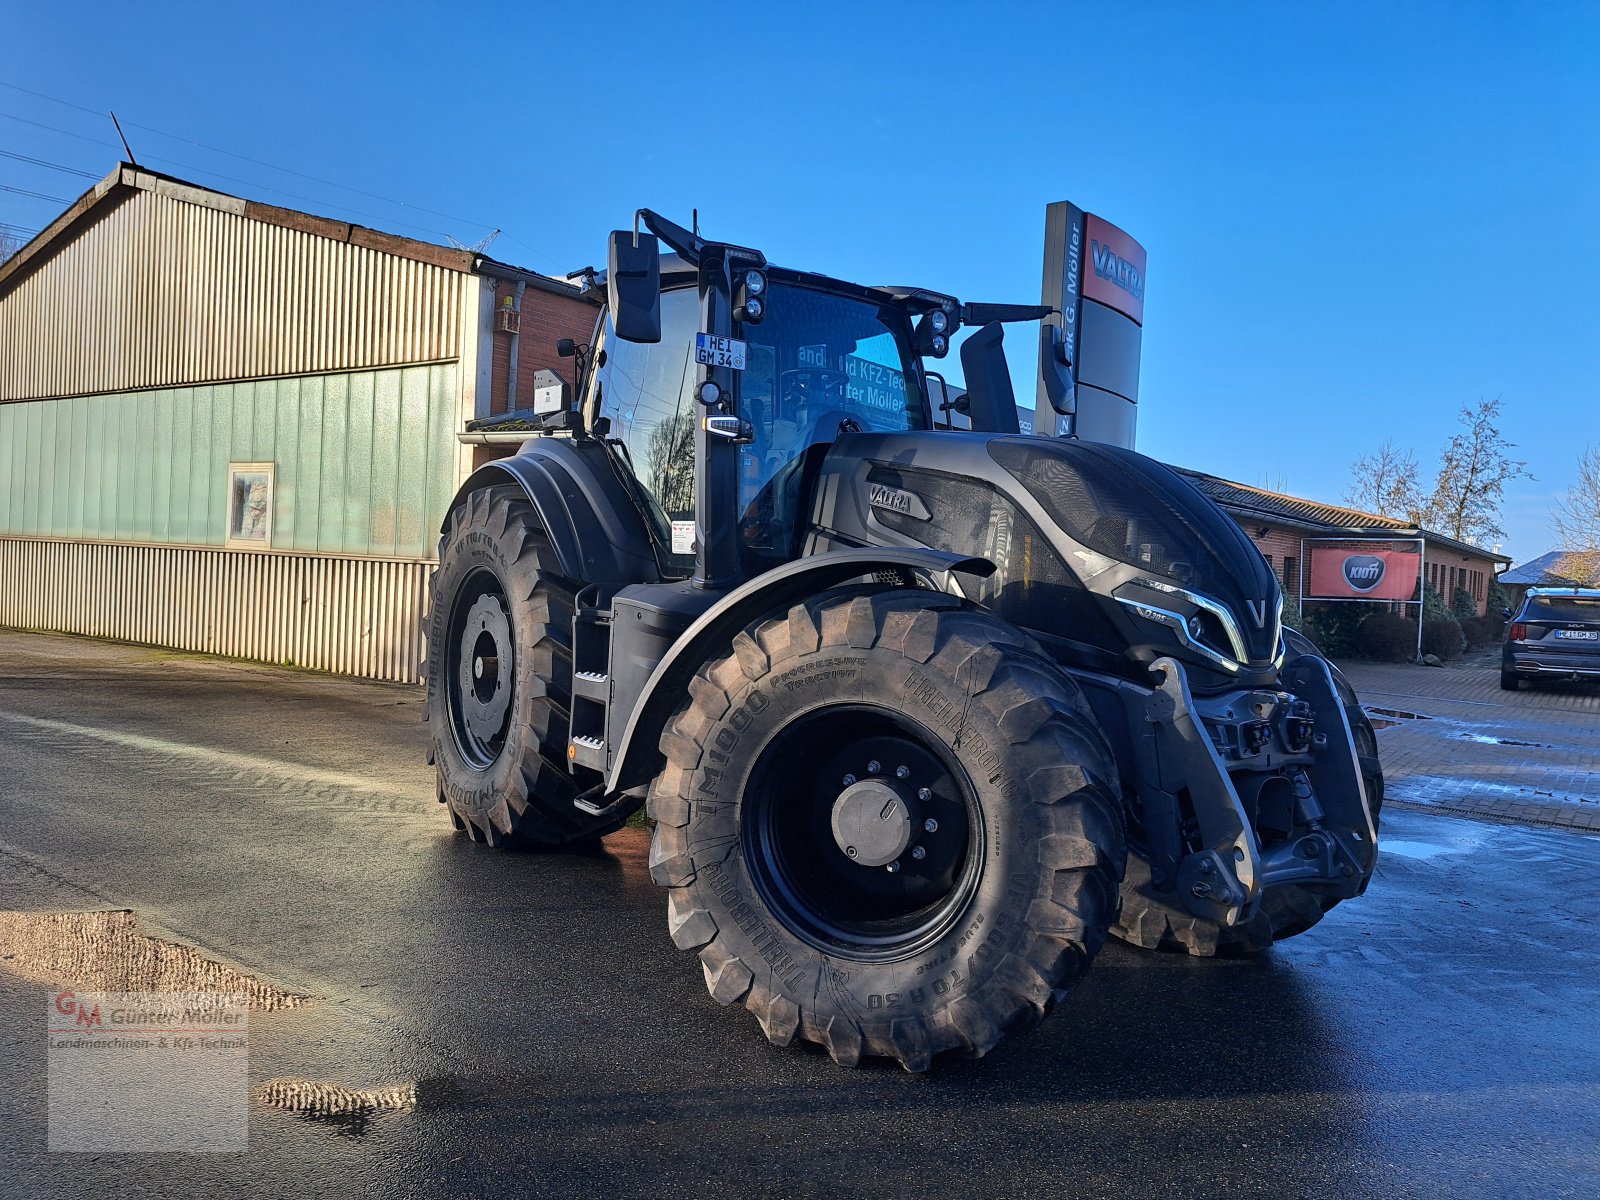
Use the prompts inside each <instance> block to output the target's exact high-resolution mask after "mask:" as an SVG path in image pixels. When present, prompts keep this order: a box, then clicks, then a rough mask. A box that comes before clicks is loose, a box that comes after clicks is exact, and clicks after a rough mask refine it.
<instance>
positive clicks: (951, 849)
mask: <svg viewBox="0 0 1600 1200" xmlns="http://www.w3.org/2000/svg"><path fill="white" fill-rule="evenodd" d="M661 746H662V751H663V753H664V755H665V757H666V764H665V766H664V768H663V770H662V773H661V775H660V776H659V777H658V778H657V780H656V781H655V784H654V786H653V788H652V791H651V796H650V802H649V803H650V815H651V816H652V817H653V818H654V819H655V822H656V829H655V840H654V844H653V846H652V849H651V859H650V861H651V872H652V874H653V876H654V877H655V879H656V881H657V882H658V883H660V884H662V885H664V886H665V887H666V888H667V889H668V891H669V898H668V926H669V929H670V931H671V933H672V937H673V940H674V941H675V942H676V943H677V944H678V946H679V947H680V948H682V949H685V950H692V951H694V952H696V953H697V954H698V955H699V958H700V961H701V964H702V966H703V968H704V971H705V978H706V985H707V987H708V988H709V989H710V992H711V995H712V997H713V998H714V999H716V1000H718V1001H720V1002H721V1003H723V1004H732V1003H735V1002H737V1003H740V1004H742V1005H743V1006H744V1007H745V1008H746V1009H748V1010H749V1011H750V1012H751V1013H752V1014H753V1015H754V1016H755V1017H756V1019H757V1020H758V1021H759V1022H760V1024H761V1027H762V1029H763V1030H764V1031H765V1033H766V1035H767V1037H768V1038H769V1039H770V1040H771V1041H772V1042H774V1043H776V1044H778V1045H785V1044H787V1043H789V1042H791V1041H794V1040H796V1039H799V1040H803V1041H810V1042H815V1043H818V1044H820V1045H822V1046H825V1047H826V1048H827V1050H828V1052H829V1054H831V1055H832V1056H833V1058H834V1059H835V1060H836V1061H838V1062H840V1063H844V1064H849V1065H853V1064H855V1063H856V1062H857V1061H859V1060H860V1059H861V1058H862V1057H863V1056H870V1055H877V1056H884V1057H889V1058H894V1059H897V1060H898V1061H899V1062H900V1063H901V1064H902V1065H903V1066H905V1067H906V1068H907V1069H908V1070H914V1071H920V1070H925V1069H926V1068H927V1067H928V1065H929V1064H930V1062H931V1061H932V1059H933V1058H934V1057H935V1056H936V1055H938V1054H940V1053H941V1052H945V1051H955V1052H958V1053H966V1054H972V1055H981V1054H983V1053H985V1052H986V1051H988V1050H989V1049H990V1048H991V1047H992V1046H994V1045H995V1043H996V1042H997V1041H999V1039H1000V1037H1001V1035H1002V1034H1003V1033H1004V1032H1005V1031H1007V1030H1010V1029H1015V1028H1020V1027H1025V1026H1028V1025H1031V1024H1032V1023H1034V1022H1035V1021H1037V1020H1038V1019H1040V1018H1041V1017H1043V1016H1044V1014H1045V1013H1046V1012H1047V1011H1048V1010H1049V1009H1050V1007H1051V1006H1052V1005H1053V1004H1054V1003H1055V1002H1056V1001H1057V1000H1058V999H1060V998H1061V997H1062V996H1064V995H1065V994H1066V991H1067V989H1068V988H1069V987H1071V985H1072V984H1073V983H1074V982H1075V981H1076V980H1077V978H1078V977H1079V976H1080V975H1081V974H1082V973H1083V971H1084V970H1085V969H1086V968H1087V967H1088V965H1089V963H1090V961H1091V959H1093V957H1094V955H1095V953H1096V951H1098V950H1099V948H1100V946H1101V944H1102V943H1103V942H1104V941H1105V937H1106V931H1107V928H1108V927H1109V925H1110V923H1111V919H1112V917H1113V915H1114V913H1115V911H1116V903H1117V885H1118V879H1119V876H1120V874H1121V870H1122V864H1123V861H1124V853H1125V852H1124V848H1123V831H1122V815H1121V808H1120V803H1119V799H1118V788H1117V784H1116V774H1115V772H1116V768H1115V764H1114V761H1113V759H1112V756H1111V753H1110V750H1109V748H1108V746H1107V745H1106V742H1105V739H1104V737H1103V736H1102V735H1101V733H1100V731H1099V729H1098V727H1097V726H1096V724H1095V723H1094V720H1093V718H1092V716H1090V714H1089V710H1088V707H1087V705H1086V703H1085V702H1084V699H1083V697H1082V694H1081V693H1080V692H1079V691H1078V689H1077V687H1076V685H1075V684H1073V683H1072V682H1071V681H1070V680H1068V679H1067V678H1066V677H1065V676H1064V675H1062V674H1061V673H1060V672H1059V671H1058V670H1056V669H1055V667H1054V666H1053V665H1052V664H1051V663H1050V662H1049V661H1048V660H1047V659H1046V658H1045V657H1044V656H1043V654H1042V653H1041V652H1040V651H1039V649H1038V647H1037V646H1036V645H1034V644H1033V643H1032V642H1031V640H1029V639H1028V638H1027V637H1026V636H1025V635H1023V634H1022V633H1020V632H1019V631H1018V630H1016V629H1015V628H1014V627H1012V626H1010V625H1007V624H1005V623H1003V622H1001V621H998V620H996V619H994V618H993V617H990V616H988V615H986V614H984V613H981V612H977V611H973V610H970V609H967V608H965V607H962V606H961V604H960V603H959V601H956V600H954V599H952V598H949V597H944V596H941V595H937V594H933V593H929V592H926V591H914V590H883V591H866V590H862V591H856V592H849V593H844V594H842V595H841V594H834V595H832V596H824V597H821V598H818V599H815V600H812V601H808V602H807V603H805V604H801V605H798V606H796V607H795V608H793V609H791V610H790V611H789V613H788V614H787V615H785V616H781V617H776V618H773V619H770V620H766V621H762V622H760V623H758V624H756V625H754V626H752V627H750V628H749V629H748V630H746V631H745V632H744V633H742V634H740V635H738V637H737V638H735V640H734V643H733V651H732V653H731V654H729V655H728V656H727V657H725V658H722V659H720V660H718V661H715V662H712V663H710V664H709V665H708V666H706V667H705V668H704V669H703V670H701V672H700V673H699V675H698V676H697V677H696V679H695V680H694V682H693V684H692V686H691V687H690V689H689V697H688V699H687V700H686V701H685V702H684V704H683V705H682V707H681V708H680V709H679V711H678V713H677V715H676V716H675V717H674V719H673V720H672V721H671V722H670V724H669V725H668V727H667V730H666V732H665V733H664V735H663V738H662V743H661Z"/></svg>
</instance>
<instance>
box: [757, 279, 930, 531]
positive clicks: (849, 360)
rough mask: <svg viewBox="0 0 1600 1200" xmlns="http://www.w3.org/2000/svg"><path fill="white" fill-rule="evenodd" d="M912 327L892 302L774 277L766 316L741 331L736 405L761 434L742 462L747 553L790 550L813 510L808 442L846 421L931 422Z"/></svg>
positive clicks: (869, 424)
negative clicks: (742, 362)
mask: <svg viewBox="0 0 1600 1200" xmlns="http://www.w3.org/2000/svg"><path fill="white" fill-rule="evenodd" d="M908 335H909V328H908V326H907V323H906V319H905V316H904V314H903V313H901V312H900V311H899V310H898V309H896V308H894V307H892V306H879V305H877V304H873V303H871V302H869V301H865V300H855V299H851V298H849V297H846V296H838V295H832V294H830V293H827V292H820V291H814V290H812V289H810V288H804V287H799V286H796V285H793V284H783V283H774V284H772V286H771V294H770V297H769V303H768V305H767V316H766V319H765V320H763V321H762V322H761V323H760V324H759V325H750V324H746V325H744V326H743V327H742V330H741V331H740V333H739V337H741V338H742V339H743V340H744V341H745V342H746V343H747V344H748V351H747V356H746V366H745V370H744V373H743V375H742V376H741V378H740V401H739V413H740V415H741V416H742V417H743V418H744V419H745V420H747V421H749V422H750V425H751V428H752V430H753V431H754V435H755V438H754V441H753V442H751V444H750V445H748V446H746V447H744V450H743V454H742V456H741V463H740V472H739V507H740V512H741V514H742V515H741V522H740V528H741V532H742V534H743V541H744V546H745V549H746V551H747V553H749V554H753V555H755V556H756V557H758V558H765V559H778V558H781V559H788V558H792V557H794V554H795V552H796V540H797V538H798V535H799V533H800V532H801V530H802V528H803V526H804V524H805V521H806V519H807V517H808V515H809V514H808V513H805V512H801V511H800V508H801V506H802V504H803V503H804V501H805V499H806V496H805V494H804V492H805V488H804V479H803V477H804V474H805V467H806V465H807V463H808V462H809V461H810V460H811V459H813V458H815V457H816V455H815V454H813V455H808V454H807V453H806V452H807V450H809V449H811V448H812V447H818V446H827V445H828V444H830V443H831V442H833V440H834V439H835V438H836V437H838V436H839V432H840V427H841V425H843V426H844V427H845V428H847V429H848V428H849V427H850V423H852V422H853V423H854V425H855V426H856V427H858V428H860V429H863V430H872V431H875V432H883V433H891V432H899V431H904V430H908V429H925V428H927V411H926V405H925V404H924V402H923V400H922V397H921V395H920V392H919V390H918V386H917V382H916V378H917V377H916V374H915V363H914V360H913V359H912V358H911V357H910V354H909V350H908V348H907V347H906V339H907V337H908ZM817 453H818V454H820V453H821V451H818V452H817Z"/></svg>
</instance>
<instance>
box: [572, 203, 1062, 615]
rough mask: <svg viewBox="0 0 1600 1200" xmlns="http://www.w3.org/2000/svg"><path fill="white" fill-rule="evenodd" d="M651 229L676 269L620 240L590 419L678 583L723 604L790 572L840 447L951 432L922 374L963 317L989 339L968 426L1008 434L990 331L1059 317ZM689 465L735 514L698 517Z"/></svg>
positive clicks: (707, 508)
mask: <svg viewBox="0 0 1600 1200" xmlns="http://www.w3.org/2000/svg"><path fill="white" fill-rule="evenodd" d="M641 218H642V219H643V220H644V221H645V223H646V224H647V225H648V227H649V228H650V229H652V230H654V231H655V232H656V234H658V235H660V240H661V241H664V242H666V243H667V245H668V246H669V247H671V248H672V249H674V250H676V251H677V253H675V254H665V255H663V254H661V253H660V247H659V243H658V242H657V238H656V237H655V236H650V235H644V234H630V233H628V232H627V231H619V232H618V233H615V234H613V235H612V253H611V265H610V271H609V274H608V278H607V285H608V291H609V303H608V305H607V310H606V313H605V315H604V317H603V319H602V327H601V331H600V334H599V336H598V339H597V343H596V347H595V353H594V363H595V369H594V371H593V374H592V379H591V383H590V386H589V389H588V395H587V398H586V412H585V417H586V423H587V424H588V426H589V427H590V428H592V429H594V430H595V431H596V432H597V433H600V434H601V435H602V436H604V437H607V438H608V439H610V440H611V441H612V443H613V444H614V445H616V446H617V448H618V450H619V452H620V453H621V454H622V455H623V456H625V458H626V461H627V464H628V466H629V468H630V470H631V473H632V476H633V479H634V481H635V483H636V484H637V486H638V489H639V491H640V492H641V502H642V504H643V506H644V507H645V508H646V509H648V510H649V518H650V524H651V526H652V534H653V536H654V538H655V540H656V542H657V546H658V554H659V557H660V558H661V561H662V567H663V571H664V573H665V574H667V575H668V576H678V577H682V576H688V575H691V574H695V575H696V577H697V578H699V579H702V580H704V581H706V583H707V586H711V587H713V588H715V587H717V586H726V585H728V584H730V583H732V582H736V581H737V580H741V579H749V578H752V577H754V576H756V575H759V574H760V573H762V572H763V571H766V570H769V569H771V568H772V567H774V566H777V565H779V564H781V563H785V562H789V561H792V560H793V559H795V558H796V557H797V556H799V554H800V553H801V551H802V542H803V539H804V536H805V534H806V532H807V527H808V524H809V515H810V508H811V501H812V499H813V496H814V491H815V485H816V482H817V479H818V475H819V469H820V465H821V461H822V458H823V456H824V455H825V454H826V452H827V449H828V447H829V446H831V445H832V444H833V443H834V442H835V441H837V440H838V439H839V437H840V436H842V435H844V434H849V433H858V432H863V433H909V432H917V431H923V430H932V429H935V428H940V427H944V428H948V427H949V426H950V424H951V412H950V411H949V410H950V408H951V406H950V405H949V404H947V403H944V401H943V397H944V395H945V389H944V388H943V386H942V380H940V384H941V386H939V387H938V389H937V394H938V396H939V398H940V400H939V403H935V402H934V401H933V400H931V399H930V387H929V374H930V373H929V372H926V371H925V370H924V367H923V359H924V358H925V357H926V358H934V359H938V358H943V357H944V356H945V355H946V354H947V353H948V352H949V348H950V344H951V342H950V339H951V337H952V335H953V334H954V333H955V331H956V329H957V327H958V326H959V325H960V324H961V323H962V321H963V319H964V318H965V319H966V320H967V321H968V322H969V323H970V322H973V321H978V322H995V323H994V324H993V325H991V326H989V327H987V328H985V329H984V330H983V331H981V335H980V336H977V337H974V338H973V339H972V352H971V353H970V354H969V353H968V352H967V351H966V350H965V349H964V350H963V365H964V366H965V367H966V368H967V371H968V375H969V377H970V376H973V375H976V376H977V377H978V379H979V380H980V381H981V382H980V384H979V385H978V386H973V387H972V388H971V390H970V391H969V393H968V395H967V396H965V397H963V399H962V401H961V405H962V411H963V414H970V415H969V416H968V418H967V419H968V421H969V423H970V424H972V425H973V426H974V427H977V428H990V429H997V430H999V431H1001V432H1006V431H1008V427H1009V432H1013V433H1014V432H1016V423H1015V416H1014V407H1015V406H1014V402H1013V399H1012V394H1011V388H1010V380H1009V375H1008V374H1007V367H1006V363H1005V359H1004V355H1003V352H1002V350H1001V339H1000V332H999V325H998V321H1000V320H1027V319H1037V318H1039V317H1041V316H1043V315H1045V314H1046V313H1047V312H1049V311H1050V310H1048V309H1045V308H1042V307H1038V306H1020V305H1005V306H1001V305H979V306H974V305H967V306H963V305H962V304H961V303H960V302H959V301H957V300H956V299H955V298H954V297H952V296H947V295H942V294H939V293H935V292H929V291H925V290H921V289H899V288H876V287H864V286H861V285H859V284H853V283H847V282H845V281H843V280H838V279H833V278H830V277H827V276H823V275H817V274H813V273H809V272H804V271H796V270H790V269H785V268H780V267H776V266H772V265H770V264H768V263H767V262H766V260H765V258H764V256H762V255H761V254H760V253H759V252H757V251H754V250H749V249H746V248H743V247H737V246H731V245H726V244H722V243H711V242H706V241H703V240H702V239H700V238H699V237H698V236H697V235H696V234H694V233H691V232H690V231H688V230H684V229H682V228H681V227H680V226H676V225H674V224H673V223H672V222H670V221H667V220H665V219H664V218H661V217H659V216H657V215H656V214H654V213H649V212H644V213H641ZM935 377H936V378H937V376H935ZM974 405H975V406H976V407H972V406H974ZM697 460H700V461H702V463H703V467H702V471H701V485H703V486H704V487H706V488H707V489H709V491H710V492H711V493H715V494H718V495H720V496H721V497H723V498H724V500H725V501H726V503H721V504H718V503H712V504H710V505H697V504H696V498H697V492H696V487H697V482H696V481H697V476H696V466H695V464H696V461H697ZM697 512H698V513H699V514H700V518H699V523H698V525H697V524H696V513H697ZM730 512H731V513H732V514H734V515H733V516H732V519H731V520H730V519H729V516H728V514H729V513H730ZM708 524H709V525H711V526H714V528H707V526H708ZM722 526H727V528H726V529H723V528H721V527H722ZM702 547H704V551H703V552H702ZM697 563H698V565H699V567H700V568H701V569H700V570H699V571H697Z"/></svg>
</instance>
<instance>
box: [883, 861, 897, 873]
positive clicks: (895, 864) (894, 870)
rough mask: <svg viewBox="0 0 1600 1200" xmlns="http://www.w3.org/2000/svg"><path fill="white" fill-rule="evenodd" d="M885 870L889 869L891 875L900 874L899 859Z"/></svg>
mask: <svg viewBox="0 0 1600 1200" xmlns="http://www.w3.org/2000/svg"><path fill="white" fill-rule="evenodd" d="M884 870H886V871H888V872H889V874H891V875H898V874H900V863H899V862H898V861H896V862H892V863H890V864H889V865H888V866H887V867H885V868H884Z"/></svg>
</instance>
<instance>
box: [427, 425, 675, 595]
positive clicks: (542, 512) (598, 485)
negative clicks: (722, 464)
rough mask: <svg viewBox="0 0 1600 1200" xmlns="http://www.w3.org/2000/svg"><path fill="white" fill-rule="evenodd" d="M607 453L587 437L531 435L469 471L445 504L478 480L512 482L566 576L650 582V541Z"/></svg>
mask: <svg viewBox="0 0 1600 1200" xmlns="http://www.w3.org/2000/svg"><path fill="white" fill-rule="evenodd" d="M610 453H611V452H610V451H609V450H607V449H606V447H605V446H603V445H602V444H601V443H600V442H598V441H596V440H594V439H592V438H583V439H579V438H555V437H533V438H530V439H529V440H528V441H527V442H525V443H524V444H523V447H522V449H521V450H519V451H518V452H517V453H516V454H515V455H514V456H513V457H511V458H501V459H496V460H495V461H494V462H491V463H486V464H485V465H484V466H482V467H480V468H478V470H476V471H474V472H473V473H472V474H471V476H469V477H468V479H467V481H466V482H465V483H464V484H462V485H461V490H460V491H458V492H457V493H456V496H455V499H454V500H452V501H451V503H450V508H451V510H452V511H453V510H454V509H455V507H456V506H457V505H459V504H462V503H465V501H466V498H467V496H468V495H470V494H471V493H472V492H475V491H477V490H478V489H480V488H485V487H493V486H495V485H497V484H505V483H515V484H516V485H517V486H518V487H520V488H521V489H522V490H523V492H524V493H525V494H526V495H527V497H528V500H529V502H530V503H532V505H533V508H534V511H535V512H536V513H538V515H539V523H540V525H541V526H543V528H544V531H545V533H546V535H547V536H548V537H549V538H550V545H551V548H552V549H553V550H554V551H555V556H556V561H557V563H559V564H560V567H561V573H562V574H563V575H565V576H566V577H567V578H568V579H570V580H572V581H573V582H574V583H577V584H580V585H581V584H586V583H600V584H628V583H654V582H656V581H657V580H659V579H660V578H661V568H660V565H659V563H658V562H657V560H656V554H655V547H654V544H653V543H652V542H651V540H650V534H649V531H648V530H647V529H646V527H645V521H644V516H643V515H642V514H641V513H640V511H639V508H638V505H637V504H636V502H635V501H634V499H633V497H632V496H630V495H629V494H628V489H627V487H626V486H625V485H624V484H623V482H622V480H621V479H619V478H618V477H617V472H616V470H615V469H614V468H613V466H612V463H611V461H610ZM446 523H447V524H448V519H447V521H446Z"/></svg>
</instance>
